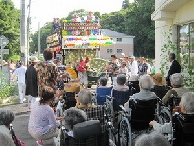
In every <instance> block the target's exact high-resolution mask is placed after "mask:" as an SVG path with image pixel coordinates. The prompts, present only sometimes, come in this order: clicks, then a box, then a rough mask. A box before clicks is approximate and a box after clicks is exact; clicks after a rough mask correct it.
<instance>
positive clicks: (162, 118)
mask: <svg viewBox="0 0 194 146" xmlns="http://www.w3.org/2000/svg"><path fill="white" fill-rule="evenodd" d="M158 120H159V123H160V124H162V125H163V124H164V123H169V122H172V115H171V113H170V112H169V110H168V109H165V108H164V109H162V110H161V112H160V115H159V117H158Z"/></svg>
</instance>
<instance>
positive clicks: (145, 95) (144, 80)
mask: <svg viewBox="0 0 194 146" xmlns="http://www.w3.org/2000/svg"><path fill="white" fill-rule="evenodd" d="M152 86H153V80H152V78H151V77H150V75H147V74H146V75H142V76H141V77H140V79H139V87H140V92H139V93H136V94H133V95H132V96H131V97H130V98H134V99H140V100H150V99H156V98H157V96H156V94H155V93H154V92H151V91H150V90H151V88H152Z"/></svg>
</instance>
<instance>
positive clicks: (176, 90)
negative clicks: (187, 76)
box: [162, 73, 189, 104]
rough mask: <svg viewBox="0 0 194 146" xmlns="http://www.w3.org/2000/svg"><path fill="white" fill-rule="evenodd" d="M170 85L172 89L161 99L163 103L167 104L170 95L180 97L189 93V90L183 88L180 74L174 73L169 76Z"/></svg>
mask: <svg viewBox="0 0 194 146" xmlns="http://www.w3.org/2000/svg"><path fill="white" fill-rule="evenodd" d="M170 83H171V86H172V89H170V90H169V91H168V92H167V93H166V95H165V96H164V97H163V98H162V102H163V103H165V104H166V103H167V102H168V100H169V98H170V97H171V95H172V94H173V95H175V96H177V97H181V96H182V95H183V94H184V93H186V92H189V89H187V88H185V87H184V86H183V85H182V84H183V76H182V74H181V73H175V74H173V75H171V76H170Z"/></svg>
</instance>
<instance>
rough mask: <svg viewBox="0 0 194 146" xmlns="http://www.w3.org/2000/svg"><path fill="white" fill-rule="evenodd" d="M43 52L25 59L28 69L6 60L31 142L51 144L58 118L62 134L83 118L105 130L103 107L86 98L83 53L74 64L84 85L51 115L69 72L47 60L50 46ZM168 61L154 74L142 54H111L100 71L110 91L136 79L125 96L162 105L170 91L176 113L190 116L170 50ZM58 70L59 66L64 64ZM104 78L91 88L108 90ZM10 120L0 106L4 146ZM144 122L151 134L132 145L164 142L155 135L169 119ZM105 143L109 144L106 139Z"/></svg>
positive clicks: (193, 99)
mask: <svg viewBox="0 0 194 146" xmlns="http://www.w3.org/2000/svg"><path fill="white" fill-rule="evenodd" d="M43 56H44V61H39V60H38V59H37V58H36V57H31V58H30V60H29V61H30V65H29V66H28V67H25V66H24V65H23V62H21V61H20V62H19V63H18V64H19V67H18V68H17V67H15V68H14V65H13V64H10V68H11V69H10V71H11V73H12V78H14V77H15V76H18V90H19V99H20V103H23V102H24V100H25V95H27V96H28V107H29V109H30V111H31V113H30V118H29V123H28V132H29V133H30V135H31V136H32V137H33V138H34V139H36V141H37V144H38V145H40V146H41V145H46V146H47V145H48V146H49V145H55V143H56V137H57V135H58V127H59V126H60V122H61V121H63V122H64V123H65V126H66V128H68V129H69V130H68V133H67V134H68V135H69V136H70V137H73V136H74V135H73V126H74V125H76V124H78V123H82V122H84V121H87V120H99V121H100V124H101V126H102V131H103V132H104V131H105V130H106V129H105V120H104V115H105V113H104V106H103V105H94V104H93V102H92V98H93V94H92V92H91V91H90V90H89V89H87V69H88V67H89V64H88V62H89V58H87V57H86V59H85V60H84V59H83V58H82V57H80V62H79V63H78V65H77V67H76V70H77V71H78V78H79V79H80V80H79V81H80V83H83V84H84V85H85V89H83V90H81V91H80V92H79V93H78V94H75V100H76V105H75V107H71V108H69V109H67V110H65V112H64V114H63V115H60V116H56V114H55V111H54V110H53V108H52V107H51V105H52V103H53V102H57V100H56V99H58V98H59V97H60V96H61V95H62V94H63V92H64V80H63V79H66V78H67V77H69V75H68V74H67V73H65V72H63V73H60V70H59V68H58V67H59V66H61V62H60V61H58V62H57V63H56V64H55V63H54V62H53V59H54V53H53V51H52V50H51V49H45V50H44V52H43ZM169 61H170V62H172V63H171V66H170V69H169V71H168V74H167V76H166V78H164V77H163V76H162V74H161V73H155V68H154V65H152V66H151V65H150V64H149V63H148V61H147V59H145V58H144V57H140V59H139V61H136V60H135V57H134V56H130V57H128V56H124V58H123V60H118V59H117V57H116V56H115V55H111V61H110V62H107V65H106V67H105V70H106V71H107V73H108V75H109V76H110V78H111V81H112V85H111V86H112V88H111V89H113V90H117V91H128V90H130V89H129V86H128V85H127V84H126V83H128V81H129V82H130V81H138V82H139V88H140V92H138V93H135V94H133V95H131V96H130V97H129V99H130V98H133V99H139V100H150V99H157V97H159V98H160V99H161V100H162V102H163V103H164V104H168V99H169V98H170V96H171V95H172V94H173V95H175V96H177V97H179V98H180V99H181V102H180V111H179V112H182V113H184V114H194V109H193V106H192V105H193V104H194V93H193V92H190V91H189V90H188V89H187V88H185V87H184V86H183V76H182V75H181V68H180V64H179V63H178V62H177V61H176V60H175V54H174V53H171V54H170V55H169ZM63 70H65V67H64V69H63ZM61 82H62V83H61ZM107 82H108V78H107V77H101V78H100V80H99V85H98V86H97V88H109V86H107ZM168 86H170V88H169V87H168ZM61 91H62V92H61ZM97 91H98V90H96V92H97ZM97 94H98V93H97ZM106 94H107V93H106ZM123 105H125V108H127V107H128V106H129V102H126V103H123ZM177 109H178V108H177ZM13 120H14V114H13V112H12V111H9V110H0V129H2V130H0V140H2V141H5V143H6V144H7V145H10V146H11V145H14V143H13V141H12V139H11V136H10V134H9V128H10V127H9V125H10V124H11V123H12V121H13ZM147 124H148V125H150V126H152V127H153V129H154V130H155V132H157V133H155V132H154V133H151V134H144V135H142V136H140V137H139V138H138V139H137V140H136V144H135V145H136V146H144V145H145V146H149V145H150V146H151V145H155V146H157V145H164V146H168V145H169V143H168V141H167V139H166V138H164V137H163V135H161V134H162V133H170V132H171V131H172V130H169V129H170V128H172V123H165V124H164V125H161V124H159V123H157V121H154V119H153V121H150V123H147ZM169 127H170V128H169ZM5 137H6V138H7V140H6V138H5ZM148 139H149V140H148ZM110 145H114V144H113V143H112V142H110Z"/></svg>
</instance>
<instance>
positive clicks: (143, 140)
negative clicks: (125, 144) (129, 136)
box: [135, 132, 170, 146]
mask: <svg viewBox="0 0 194 146" xmlns="http://www.w3.org/2000/svg"><path fill="white" fill-rule="evenodd" d="M135 146H170V143H169V142H168V140H167V139H166V138H165V137H164V136H163V135H161V134H159V133H157V132H151V133H149V134H142V135H140V136H139V137H138V138H137V139H136V141H135Z"/></svg>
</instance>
